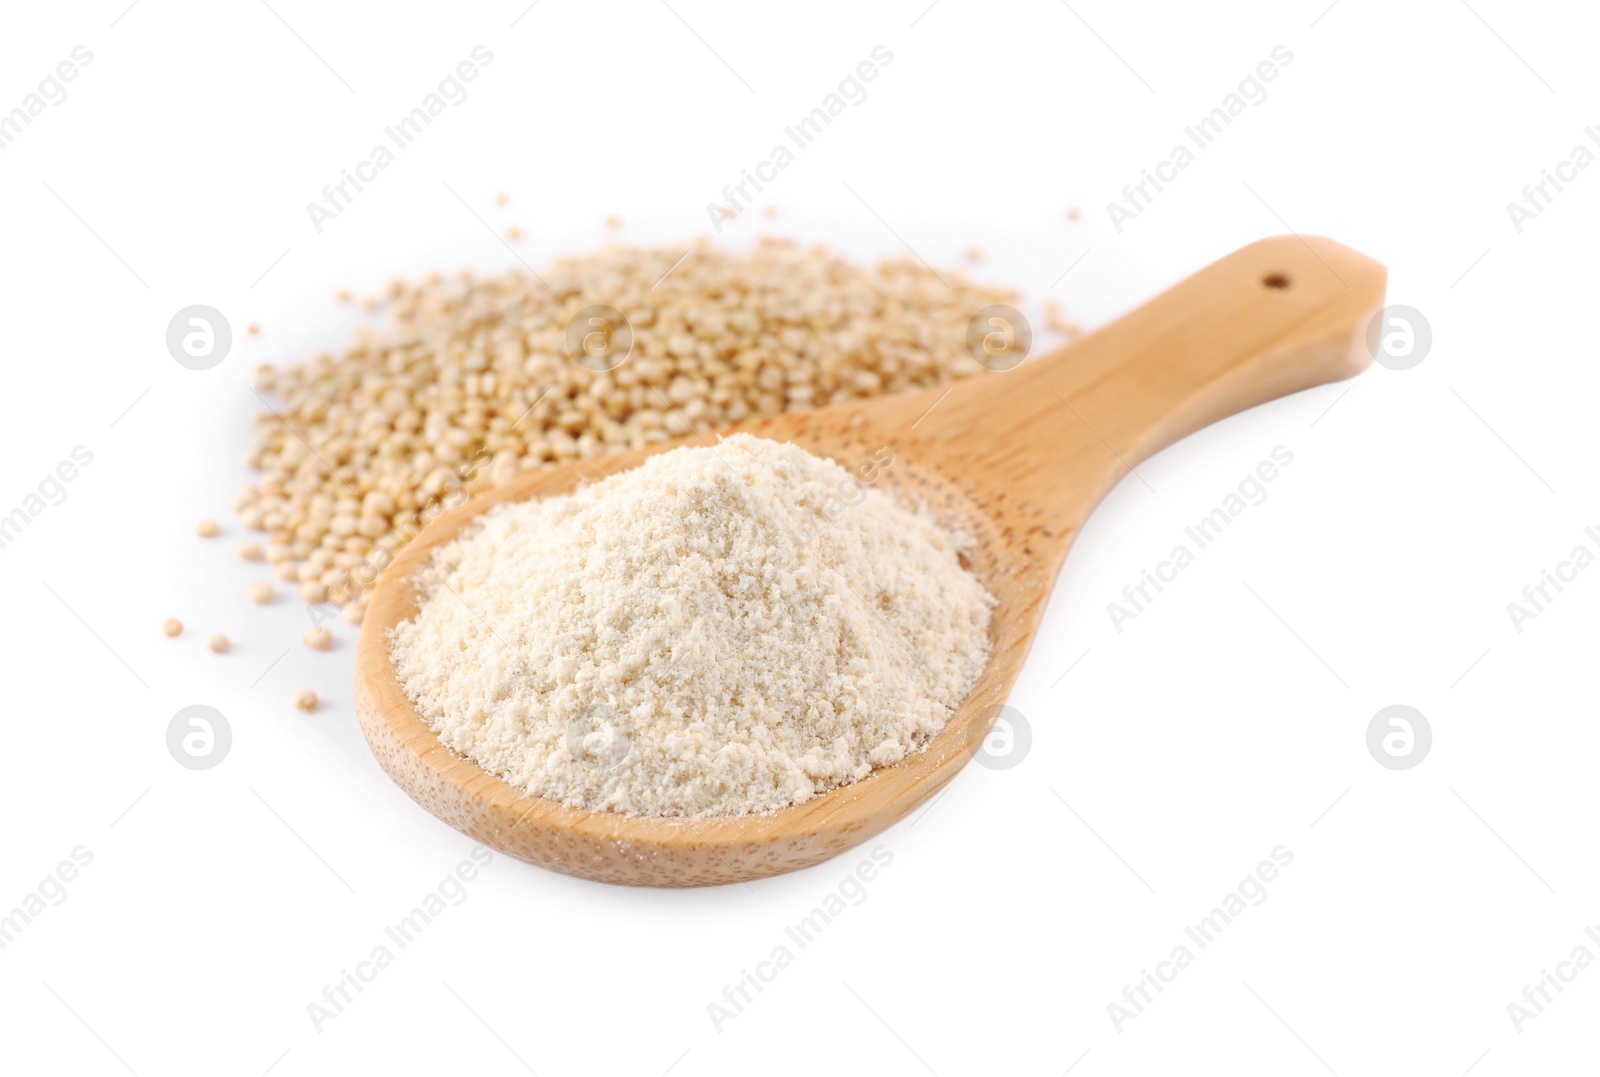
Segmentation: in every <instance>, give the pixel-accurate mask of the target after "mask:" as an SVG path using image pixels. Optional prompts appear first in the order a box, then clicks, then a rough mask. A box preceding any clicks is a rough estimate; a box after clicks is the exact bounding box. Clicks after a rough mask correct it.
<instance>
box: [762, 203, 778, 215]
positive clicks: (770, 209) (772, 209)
mask: <svg viewBox="0 0 1600 1077" xmlns="http://www.w3.org/2000/svg"><path fill="white" fill-rule="evenodd" d="M761 212H762V213H764V214H765V215H766V216H767V217H769V218H771V217H776V216H777V215H778V207H777V206H774V205H772V204H771V203H770V202H769V203H767V205H766V207H765V208H763V209H762V211H761Z"/></svg>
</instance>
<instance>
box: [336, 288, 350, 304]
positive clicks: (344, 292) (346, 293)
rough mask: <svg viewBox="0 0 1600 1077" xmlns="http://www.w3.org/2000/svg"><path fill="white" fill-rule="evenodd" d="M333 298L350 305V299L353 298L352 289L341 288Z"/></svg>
mask: <svg viewBox="0 0 1600 1077" xmlns="http://www.w3.org/2000/svg"><path fill="white" fill-rule="evenodd" d="M333 298H334V299H336V300H338V301H339V302H340V303H348V302H350V298H351V297H350V289H348V288H340V289H338V290H337V291H335V292H334V293H333Z"/></svg>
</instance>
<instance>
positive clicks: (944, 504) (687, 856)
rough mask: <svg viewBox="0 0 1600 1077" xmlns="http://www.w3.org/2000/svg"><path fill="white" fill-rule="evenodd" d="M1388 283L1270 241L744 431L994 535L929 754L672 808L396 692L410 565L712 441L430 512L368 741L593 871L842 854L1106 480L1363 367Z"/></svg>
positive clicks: (368, 650) (620, 459) (953, 744)
mask: <svg viewBox="0 0 1600 1077" xmlns="http://www.w3.org/2000/svg"><path fill="white" fill-rule="evenodd" d="M1385 277H1386V273H1385V270H1384V268H1383V267H1382V266H1381V265H1379V264H1378V263H1376V262H1374V261H1372V260H1371V259H1369V258H1366V257H1365V256H1363V255H1361V254H1358V253H1357V252H1355V251H1352V250H1350V249H1349V248H1347V247H1343V246H1340V245H1339V244H1337V243H1334V242H1333V241H1331V240H1327V239H1321V238H1312V237H1305V238H1302V237H1299V236H1280V237H1276V238H1272V239H1266V240H1262V241H1261V242H1259V243H1254V244H1251V245H1250V246H1248V247H1246V248H1244V249H1243V250H1239V251H1236V252H1234V253H1233V254H1230V255H1229V256H1227V257H1226V258H1223V259H1222V260H1221V261H1219V262H1217V263H1215V264H1214V265H1211V266H1208V267H1206V268H1205V269H1203V270H1201V271H1200V272H1199V273H1196V274H1195V275H1194V276H1192V277H1189V278H1187V279H1186V280H1184V281H1183V282H1181V283H1180V284H1178V285H1177V286H1175V287H1173V288H1171V289H1170V290H1168V291H1167V292H1164V293H1163V294H1162V295H1160V296H1159V297H1158V298H1156V299H1155V300H1153V301H1152V302H1150V303H1148V304H1146V305H1145V306H1143V307H1141V308H1139V309H1138V310H1135V311H1134V312H1133V313H1131V314H1129V315H1127V316H1126V317H1124V318H1122V319H1121V320H1119V321H1117V322H1115V323H1114V324H1112V325H1110V326H1107V327H1106V328H1104V329H1101V330H1100V331H1099V332H1097V333H1094V334H1093V335H1092V336H1089V337H1086V338H1084V339H1083V340H1080V341H1078V342H1077V343H1074V344H1072V345H1070V346H1068V347H1066V348H1063V349H1062V350H1061V351H1059V352H1058V353H1056V354H1053V355H1049V356H1043V357H1039V358H1033V359H1028V360H1027V361H1025V362H1023V363H1022V364H1021V365H1019V366H1017V367H1016V368H1015V369H1012V370H1008V371H1005V372H992V371H986V372H985V373H984V374H982V375H980V376H978V377H974V378H971V379H968V380H965V381H962V382H959V383H957V384H955V385H953V386H949V387H942V388H934V389H928V390H924V391H920V392H915V393H908V394H903V395H899V396H890V397H880V398H878V399H875V400H868V401H863V402H860V403H853V404H845V405H841V406H838V407H833V408H828V409H826V410H823V411H816V412H811V413H804V414H789V415H781V416H775V417H772V418H767V419H762V420H758V421H755V422H749V423H745V424H742V425H741V426H740V427H738V428H737V429H739V430H742V431H745V432H748V433H752V434H756V435H758V436H761V437H766V438H772V439H774V440H778V441H788V442H793V443H795V444H797V445H800V446H803V447H804V448H806V449H808V450H810V451H811V452H813V453H816V454H818V455H821V456H829V457H832V458H833V459H835V460H836V461H838V462H839V463H840V464H841V465H842V466H844V467H845V468H846V469H849V470H851V471H853V472H856V473H858V474H866V475H872V476H874V477H876V479H877V483H878V487H879V489H884V490H887V489H889V488H892V489H893V491H894V493H895V494H897V495H901V496H910V497H917V498H921V499H922V500H923V501H924V502H925V503H927V504H928V505H929V506H930V507H932V508H934V509H935V510H936V511H937V512H939V513H940V514H941V516H943V517H944V518H945V519H946V520H947V521H949V522H951V523H954V524H956V525H958V526H960V527H962V528H964V529H965V530H966V531H967V532H968V533H970V534H971V535H972V536H974V537H975V538H976V539H977V550H976V552H975V554H974V555H973V558H972V563H971V566H970V567H971V568H972V570H973V571H974V572H976V573H977V574H978V576H979V577H980V578H981V579H982V580H983V584H984V586H985V587H986V588H988V590H989V592H990V593H991V594H993V595H994V596H995V597H996V598H998V599H999V605H998V606H997V608H996V610H995V614H994V620H993V622H992V631H993V644H994V650H993V654H992V655H991V657H990V659H989V664H988V667H987V668H986V669H985V670H984V672H983V675H982V677H981V678H980V679H979V681H978V683H977V685H976V686H975V687H974V688H973V690H972V694H971V695H970V696H969V697H968V699H967V701H966V702H965V703H964V704H963V705H962V706H961V708H960V709H959V710H958V711H957V712H956V714H955V715H954V716H953V717H952V719H951V720H950V722H949V724H948V725H947V726H946V727H945V728H944V730H943V731H942V732H940V733H939V734H938V735H937V736H936V737H934V739H933V740H932V741H931V742H930V743H929V744H928V745H927V746H926V748H925V749H924V750H922V751H920V752H918V753H916V754H915V755H912V756H910V757H909V758H907V759H905V760H903V761H902V762H900V763H898V764H896V765H894V766H890V767H885V768H882V769H880V770H877V771H875V772H873V773H872V774H871V775H869V776H868V777H867V778H865V779H863V780H861V781H859V782H856V783H855V784H853V785H848V786H844V787H843V788H840V789H836V790H833V791H832V792H829V793H825V794H823V795H821V796H818V797H815V798H814V799H812V800H809V801H807V802H806V803H804V804H800V805H797V806H794V807H790V808H785V809H782V810H780V811H776V812H773V813H771V814H768V815H746V816H718V817H711V818H700V819H662V818H646V817H641V816H632V815H623V814H617V813H609V812H589V811H580V810H576V809H573V808H565V807H562V806H561V805H560V804H558V803H555V802H554V801H549V800H545V799H542V798H539V797H531V796H527V795H524V794H523V793H521V792H519V791H518V790H517V789H515V788H513V787H512V786H510V785H508V784H506V783H505V782H503V781H501V780H500V779H499V778H497V777H495V776H493V775H491V774H489V773H486V772H485V771H483V770H481V769H480V768H479V767H478V766H477V765H476V764H474V763H473V762H471V761H470V760H468V759H465V758H463V757H461V756H459V755H457V754H455V753H454V752H452V751H451V750H450V749H448V748H446V747H444V746H443V745H442V744H441V743H440V742H439V740H438V738H437V737H436V736H435V735H434V733H433V731H432V730H431V729H430V728H429V727H428V725H427V724H426V723H425V722H424V721H423V720H422V718H421V717H420V716H419V715H418V714H417V711H416V709H415V708H414V707H413V706H412V704H411V702H410V700H409V699H407V698H406V695H405V693H404V692H403V691H402V690H401V688H400V685H399V682H398V679H397V677H396V674H395V670H394V665H393V663H392V662H391V660H390V656H389V640H388V633H389V630H390V629H391V628H393V627H394V626H395V625H396V624H398V623H399V622H400V621H402V620H406V619H409V618H410V617H412V616H413V615H415V613H416V612H417V594H416V591H415V590H414V588H413V585H412V577H413V575H414V574H415V572H416V571H417V570H418V569H419V568H420V567H422V566H423V565H424V564H425V563H426V562H427V560H428V559H429V558H430V557H431V556H432V555H433V552H434V550H435V549H437V548H438V547H439V546H441V545H443V544H445V543H447V542H449V541H451V540H452V539H454V538H455V537H456V536H457V534H458V533H459V532H460V531H461V530H462V528H463V527H465V526H466V525H467V524H468V523H469V522H470V521H471V520H472V519H473V517H475V516H476V515H478V514H479V513H481V512H483V511H484V510H485V509H486V508H488V507H490V506H491V505H494V504H496V503H498V502H502V501H517V500H523V499H526V498H531V497H539V496H547V495H552V494H562V493H566V492H568V491H570V490H572V489H573V488H574V487H575V486H577V485H578V484H579V483H580V482H582V481H585V480H587V479H594V478H599V477H601V476H603V475H608V474H611V473H612V472H616V471H621V470H624V469H626V468H631V467H634V466H635V465H637V464H638V463H639V462H640V461H641V460H642V459H644V457H646V456H648V455H650V454H651V453H653V452H661V451H664V450H666V449H668V448H672V447H674V446H675V445H678V444H685V443H688V444H696V443H699V442H698V441H697V439H696V438H695V437H689V438H685V439H682V440H680V441H678V442H673V443H669V444H662V445H656V446H652V447H650V448H648V449H641V450H637V451H632V452H625V453H619V454H617V455H615V456H605V457H599V458H595V459H591V460H585V461H582V462H581V463H577V464H564V465H560V466H554V467H550V468H545V469H541V470H539V471H537V472H533V473H530V474H528V475H526V476H524V477H522V478H519V479H516V480H514V481H512V482H510V483H508V484H506V485H503V486H500V487H497V488H495V489H494V490H492V491H490V492H488V493H486V494H485V495H483V496H482V497H480V498H477V499H475V500H473V501H471V502H468V503H467V504H465V505H462V506H461V507H459V508H457V509H455V510H454V511H452V512H449V513H447V514H445V515H443V516H441V517H440V518H439V519H438V520H437V521H435V522H434V523H432V524H431V525H429V526H428V527H427V528H426V529H425V530H424V531H423V533H422V534H421V535H420V536H419V537H418V538H417V539H416V540H415V541H413V542H412V543H411V544H410V545H409V546H407V547H406V548H405V549H404V551H403V552H402V553H401V554H400V556H399V557H397V558H396V560H395V561H394V563H393V564H392V565H390V566H389V568H388V569H387V571H386V572H385V573H384V575H383V577H382V579H381V580H380V581H379V583H378V586H377V588H376V590H375V591H374V593H373V595H372V598H371V601H370V603H369V606H368V609H367V613H366V619H365V623H364V625H363V627H362V630H361V644H360V651H359V654H358V657H357V663H356V697H355V698H356V710H357V714H358V715H359V716H360V721H361V728H362V730H363V731H364V732H365V734H366V737H367V742H368V744H370V745H371V747H372V752H373V754H374V755H375V756H376V757H377V759H378V762H379V763H381V764H382V765H383V767H384V769H385V770H387V771H388V772H389V776H390V777H391V778H393V779H394V781H395V782H396V783H397V784H398V785H399V786H400V788H402V789H404V790H405V791H406V792H407V793H408V794H410V796H411V798H412V799H413V800H415V801H416V802H417V803H418V804H421V805H422V806H423V807H424V808H426V809H427V810H428V811H430V812H432V813H433V814H434V815H436V816H438V817H439V818H440V819H442V820H444V821H445V822H447V823H449V824H450V825H451V826H453V827H455V828H456V829H458V830H460V831H462V832H463V833H465V834H467V835H469V836H471V837H473V838H475V839H477V840H478V841H480V842H483V843H484V844H486V845H490V846H493V847H494V848H496V849H499V850H500V851H502V852H505V853H509V854H511V855H512V856H515V857H519V858H520V859H523V860H527V861H529V862H531V863H534V864H540V865H543V866H544V867H548V868H554V869H555V870H557V871H563V872H568V873H570V874H573V875H580V876H583V877H584V878H588V879H597V880H600V881H603V882H615V883H633V884H640V885H648V886H703V885H710V884H715V883H727V882H735V881H739V880H746V879H756V878H761V877H763V876H767V875H775V874H778V873H780V872H785V871H792V870H794V869H795V868H801V867H805V866H806V865H809V864H815V863H817V862H818V861H820V860H825V859H827V858H828V857H831V856H833V855H835V854H836V853H839V852H841V851H843V850H845V849H848V848H850V847H851V846H853V845H855V844H857V843H858V842H861V841H864V840H866V839H867V838H869V837H871V836H872V835H874V834H876V833H878V832H879V831H880V830H882V829H884V828H885V827H887V826H888V825H889V824H891V823H893V822H894V821H895V820H897V819H899V818H900V817H901V816H903V815H905V814H906V813H907V812H909V811H910V810H911V809H912V808H914V807H916V806H917V805H918V804H920V803H922V802H923V801H924V800H926V799H927V798H928V797H929V796H931V795H932V794H934V793H936V792H937V791H938V790H939V789H940V788H941V787H942V786H943V785H944V784H945V783H946V782H948V781H949V780H950V779H951V778H952V777H954V776H955V774H956V772H957V771H958V770H960V769H961V768H962V766H964V765H965V764H966V762H967V760H968V759H970V758H971V757H972V756H973V754H974V753H975V752H976V751H977V750H978V749H979V748H980V747H981V745H982V742H983V739H984V737H985V735H986V734H987V732H988V730H989V727H990V725H991V723H992V722H993V720H994V718H995V716H996V715H997V714H998V712H999V708H1000V705H1001V704H1003V703H1004V702H1005V699H1006V695H1007V693H1008V692H1009V690H1010V688H1011V685H1012V683H1013V682H1014V681H1015V680H1016V677H1017V673H1018V671H1019V670H1020V669H1021V668H1022V663H1023V659H1024V658H1025V657H1026V656H1027V653H1028V646H1029V643H1030V641H1031V640H1032V638H1033V633H1034V631H1035V629H1036V627H1037V626H1038V624H1039V618H1040V616H1041V614H1042V613H1043V612H1044V606H1045V600H1046V599H1047V598H1048V597H1049V594H1050V588H1051V584H1052V583H1053V582H1054V580H1055V578H1056V574H1057V572H1058V571H1059V570H1060V568H1061V563H1062V561H1063V560H1064V559H1065V557H1066V554H1067V550H1068V548H1069V547H1070V546H1071V544H1072V539H1073V537H1074V536H1075V535H1077V533H1078V531H1079V529H1080V528H1081V527H1082V526H1083V523H1084V521H1085V520H1086V519H1087V518H1088V516H1089V513H1090V512H1091V511H1092V510H1093V509H1094V507H1095V505H1096V504H1098V503H1099V501H1100V499H1101V498H1102V497H1104V496H1105V494H1106V492H1107V491H1108V490H1110V489H1111V487H1112V486H1114V485H1115V484H1116V483H1117V482H1118V481H1119V480H1121V479H1122V478H1123V476H1124V475H1126V474H1127V473H1128V471H1129V470H1130V469H1132V468H1133V467H1135V466H1137V465H1138V464H1139V462H1140V461H1142V460H1144V459H1146V458H1147V457H1149V456H1150V455H1151V454H1153V453H1155V452H1157V451H1159V450H1160V449H1162V448H1164V447H1166V446H1168V445H1171V444H1172V443H1173V442H1175V441H1177V440H1178V439H1179V438H1182V437H1184V436H1185V435H1187V434H1190V433H1192V432H1193V431H1195V430H1198V429H1199V428H1201V427H1203V426H1205V425H1207V424H1208V423H1212V422H1215V421H1217V420H1218V419H1222V418H1224V417H1226V416H1229V415H1232V414H1234V413H1235V412H1240V411H1243V410H1245V409H1246V408H1250V407H1254V406H1255V405H1257V404H1261V403H1263V402H1265V401H1268V400H1272V399H1274V398H1276V397H1280V396H1284V395H1286V394H1288V393H1293V392H1297V391H1299V390H1301V389H1307V388H1310V387H1312V386H1316V385H1322V384H1324V383H1326V382H1330V381H1336V380H1338V379H1341V378H1347V377H1350V376H1351V375H1354V374H1356V373H1359V372H1360V371H1361V370H1363V369H1365V367H1366V366H1367V364H1368V362H1369V360H1370V354H1369V352H1368V350H1367V346H1366V343H1365V334H1366V327H1367V322H1368V320H1369V319H1370V318H1371V316H1372V315H1373V314H1374V312H1376V311H1377V310H1378V309H1379V308H1380V307H1381V305H1382V303H1383V295H1384V282H1385ZM701 440H705V441H706V442H708V443H714V439H711V438H706V439H701ZM885 447H887V453H888V454H892V459H893V462H892V463H891V464H889V465H888V467H887V468H886V469H882V474H881V475H878V474H877V473H876V471H875V470H874V469H873V468H871V467H865V468H862V467H861V465H864V464H866V463H867V462H869V461H873V460H876V461H878V462H879V463H880V464H881V462H882V461H883V460H884V459H885V457H886V453H885V451H884V450H885ZM858 468H859V470H858Z"/></svg>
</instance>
